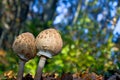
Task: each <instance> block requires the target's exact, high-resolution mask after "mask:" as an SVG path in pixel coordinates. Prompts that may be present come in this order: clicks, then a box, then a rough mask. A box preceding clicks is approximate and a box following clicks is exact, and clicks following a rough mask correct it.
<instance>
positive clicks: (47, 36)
mask: <svg viewBox="0 0 120 80" xmlns="http://www.w3.org/2000/svg"><path fill="white" fill-rule="evenodd" d="M35 44H36V47H37V49H38V50H39V51H38V53H37V55H38V56H39V57H40V60H39V63H38V68H37V71H36V74H35V78H34V80H41V75H42V69H43V68H44V65H45V62H46V59H47V58H52V56H55V55H57V54H58V53H59V52H60V51H61V49H62V46H63V42H62V38H61V36H60V34H59V33H58V31H57V30H55V29H52V28H50V29H46V30H44V31H42V32H40V33H39V35H38V36H37V37H36V41H35Z"/></svg>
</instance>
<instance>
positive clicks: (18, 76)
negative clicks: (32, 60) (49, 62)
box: [17, 60, 25, 80]
mask: <svg viewBox="0 0 120 80" xmlns="http://www.w3.org/2000/svg"><path fill="white" fill-rule="evenodd" d="M24 65H25V61H23V60H20V61H19V71H18V75H17V80H22V77H23V72H24Z"/></svg>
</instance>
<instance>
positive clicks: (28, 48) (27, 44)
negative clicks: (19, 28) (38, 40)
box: [12, 32, 36, 61]
mask: <svg viewBox="0 0 120 80" xmlns="http://www.w3.org/2000/svg"><path fill="white" fill-rule="evenodd" d="M12 48H13V51H14V52H15V53H17V55H18V56H19V57H20V58H21V59H22V60H25V61H28V60H29V59H31V58H33V57H35V55H36V46H35V37H34V36H33V34H31V33H29V32H26V33H22V34H21V35H19V36H18V37H17V38H16V39H15V41H14V43H13V46H12Z"/></svg>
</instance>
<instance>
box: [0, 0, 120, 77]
mask: <svg viewBox="0 0 120 80" xmlns="http://www.w3.org/2000/svg"><path fill="white" fill-rule="evenodd" d="M47 28H56V29H57V30H58V31H59V32H60V34H61V36H62V38H63V41H64V46H63V48H62V51H61V52H60V54H59V55H57V56H54V57H53V58H52V59H48V60H47V62H46V65H45V68H44V70H43V72H44V73H47V72H48V73H55V72H57V73H59V74H62V73H65V72H70V73H75V72H79V71H84V70H86V69H89V70H90V71H93V72H96V73H98V74H104V73H105V72H106V71H107V70H112V69H119V68H120V57H119V56H120V46H119V45H120V2H119V0H0V75H2V74H4V73H5V72H8V71H11V72H12V73H13V74H14V75H16V73H17V70H18V61H19V58H18V57H17V55H16V54H15V53H14V52H13V50H12V48H11V46H12V43H13V41H14V39H15V38H16V36H17V35H19V34H21V33H23V32H31V33H33V34H34V35H35V36H37V35H38V33H39V32H40V31H42V30H44V29H47ZM38 60H39V57H35V58H34V59H32V60H30V61H29V62H27V63H26V65H25V74H27V73H30V74H32V75H34V74H35V71H36V68H37V63H38Z"/></svg>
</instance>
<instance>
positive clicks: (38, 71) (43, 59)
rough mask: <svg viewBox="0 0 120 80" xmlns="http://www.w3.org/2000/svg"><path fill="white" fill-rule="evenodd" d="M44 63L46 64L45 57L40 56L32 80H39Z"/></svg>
mask: <svg viewBox="0 0 120 80" xmlns="http://www.w3.org/2000/svg"><path fill="white" fill-rule="evenodd" d="M45 62H46V57H45V56H41V57H40V60H39V63H38V68H37V71H36V74H35V78H34V80H41V76H42V70H43V68H44V65H45Z"/></svg>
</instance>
